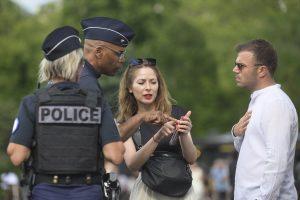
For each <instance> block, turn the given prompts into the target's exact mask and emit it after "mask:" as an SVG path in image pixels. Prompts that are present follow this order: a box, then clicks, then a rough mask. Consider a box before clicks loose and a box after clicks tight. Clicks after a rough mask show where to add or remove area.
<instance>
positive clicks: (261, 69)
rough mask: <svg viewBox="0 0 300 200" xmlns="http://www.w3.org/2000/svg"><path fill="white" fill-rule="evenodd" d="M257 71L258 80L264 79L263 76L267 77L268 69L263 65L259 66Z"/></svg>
mask: <svg viewBox="0 0 300 200" xmlns="http://www.w3.org/2000/svg"><path fill="white" fill-rule="evenodd" d="M257 71H258V76H259V77H260V78H263V77H265V76H267V75H268V74H269V69H268V67H267V66H265V65H262V66H259V67H258V69H257Z"/></svg>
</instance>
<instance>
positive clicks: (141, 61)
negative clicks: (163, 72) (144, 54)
mask: <svg viewBox="0 0 300 200" xmlns="http://www.w3.org/2000/svg"><path fill="white" fill-rule="evenodd" d="M138 65H145V66H156V59H155V58H136V59H132V60H130V62H129V66H130V67H134V66H138Z"/></svg>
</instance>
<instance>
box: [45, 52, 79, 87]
mask: <svg viewBox="0 0 300 200" xmlns="http://www.w3.org/2000/svg"><path fill="white" fill-rule="evenodd" d="M82 59H83V52H82V48H79V49H76V50H74V51H72V52H71V53H68V54H67V55H65V56H63V57H61V58H58V59H56V60H54V61H49V60H47V59H46V58H44V59H43V60H42V61H41V63H40V70H39V82H46V81H50V80H52V79H55V78H62V79H64V80H66V81H75V80H76V77H77V75H78V69H79V67H80V64H81V62H82Z"/></svg>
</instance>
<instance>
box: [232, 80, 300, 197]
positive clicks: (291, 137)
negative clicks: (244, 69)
mask: <svg viewBox="0 0 300 200" xmlns="http://www.w3.org/2000/svg"><path fill="white" fill-rule="evenodd" d="M248 111H252V115H251V118H250V121H249V124H248V126H247V129H246V132H245V134H244V136H242V137H233V139H234V146H235V148H236V150H237V151H239V158H238V162H237V168H236V176H235V191H234V197H235V198H234V199H235V200H248V199H249V200H254V199H257V200H265V199H272V200H274V199H280V200H294V199H295V200H296V199H297V191H296V188H295V185H294V175H293V166H294V156H295V147H296V142H297V137H298V117H297V112H296V109H295V107H294V105H293V103H292V101H291V100H290V98H289V97H288V96H287V95H286V94H285V93H284V92H283V91H282V90H281V89H280V85H279V84H276V85H272V86H269V87H266V88H264V89H261V90H257V91H255V92H253V93H252V94H251V101H250V103H249V107H248Z"/></svg>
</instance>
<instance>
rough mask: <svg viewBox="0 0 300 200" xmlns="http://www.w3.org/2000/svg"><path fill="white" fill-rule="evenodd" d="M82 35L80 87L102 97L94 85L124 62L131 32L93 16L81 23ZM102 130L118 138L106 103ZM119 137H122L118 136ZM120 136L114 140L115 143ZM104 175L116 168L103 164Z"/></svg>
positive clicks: (124, 26) (117, 22)
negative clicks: (102, 76) (82, 59)
mask: <svg viewBox="0 0 300 200" xmlns="http://www.w3.org/2000/svg"><path fill="white" fill-rule="evenodd" d="M81 26H82V29H83V33H84V58H85V62H84V67H83V69H82V71H81V73H80V78H79V84H80V86H81V87H82V88H85V89H89V90H94V91H97V92H98V93H100V94H101V95H102V96H103V91H102V89H101V86H100V85H99V83H98V80H97V79H99V78H100V76H101V75H102V74H104V75H108V76H113V75H115V73H116V72H117V71H118V70H119V69H120V68H121V67H122V66H123V64H124V62H125V48H126V47H127V45H128V44H129V42H130V41H131V40H132V39H133V37H134V31H133V30H132V29H131V28H130V27H129V26H128V25H126V24H125V23H123V22H122V21H119V20H117V19H112V18H108V17H94V18H88V19H84V20H82V21H81ZM102 126H103V131H105V132H106V133H107V134H111V135H113V136H115V135H119V132H118V129H117V127H116V124H115V121H114V117H113V114H112V111H111V109H110V107H109V105H108V102H107V101H105V100H103V117H102ZM121 138H122V137H121ZM119 139H120V137H119V136H118V137H115V140H114V141H116V140H119ZM105 169H106V172H116V171H117V167H116V166H114V165H112V163H110V162H105Z"/></svg>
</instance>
